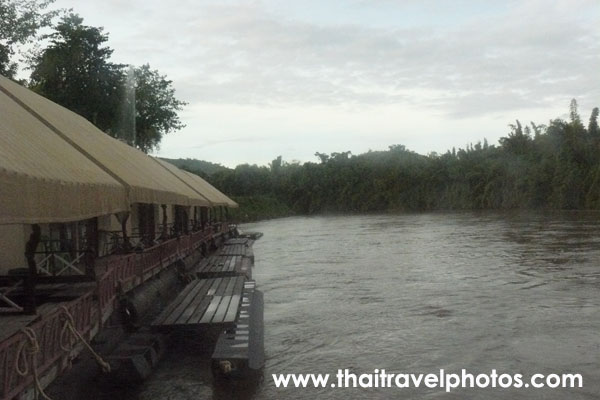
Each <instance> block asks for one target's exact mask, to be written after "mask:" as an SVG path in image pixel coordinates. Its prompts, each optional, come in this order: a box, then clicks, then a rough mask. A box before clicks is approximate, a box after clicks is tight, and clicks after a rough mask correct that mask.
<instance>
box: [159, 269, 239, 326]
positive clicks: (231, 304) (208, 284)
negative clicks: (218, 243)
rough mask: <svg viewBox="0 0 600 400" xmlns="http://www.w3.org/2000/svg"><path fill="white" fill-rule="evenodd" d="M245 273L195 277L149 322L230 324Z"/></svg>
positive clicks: (177, 324)
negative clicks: (228, 275)
mask: <svg viewBox="0 0 600 400" xmlns="http://www.w3.org/2000/svg"><path fill="white" fill-rule="evenodd" d="M245 280H246V278H245V277H244V276H234V277H224V278H213V279H197V280H194V281H192V282H191V283H189V284H188V285H187V286H186V287H185V288H184V289H183V291H182V292H181V293H180V294H179V296H177V298H176V299H175V300H174V301H173V302H172V303H171V304H169V305H168V306H167V308H165V309H164V310H163V312H162V313H161V314H160V315H159V316H158V317H157V318H156V319H155V320H154V322H152V327H153V328H155V329H159V330H162V329H165V328H171V327H176V326H179V327H189V328H193V327H200V326H206V325H214V324H223V325H227V324H233V322H234V321H235V319H236V317H237V315H238V311H239V308H240V303H241V299H242V291H243V289H244V281H245Z"/></svg>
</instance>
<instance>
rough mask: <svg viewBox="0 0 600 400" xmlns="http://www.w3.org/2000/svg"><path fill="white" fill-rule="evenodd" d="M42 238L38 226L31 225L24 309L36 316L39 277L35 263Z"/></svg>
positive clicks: (27, 250) (26, 252)
mask: <svg viewBox="0 0 600 400" xmlns="http://www.w3.org/2000/svg"><path fill="white" fill-rule="evenodd" d="M41 238H42V230H41V229H40V226H39V225H38V224H33V225H31V235H29V241H27V244H26V245H25V258H26V259H27V267H28V274H27V276H26V277H25V280H24V283H23V286H24V289H25V305H24V307H23V309H24V311H25V312H26V313H27V314H35V308H36V307H35V282H36V277H37V264H36V262H35V251H36V249H37V247H38V244H39V243H40V239H41Z"/></svg>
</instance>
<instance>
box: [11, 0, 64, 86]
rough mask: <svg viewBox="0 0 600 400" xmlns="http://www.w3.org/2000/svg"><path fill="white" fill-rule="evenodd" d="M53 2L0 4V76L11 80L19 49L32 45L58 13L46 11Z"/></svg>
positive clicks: (32, 0)
mask: <svg viewBox="0 0 600 400" xmlns="http://www.w3.org/2000/svg"><path fill="white" fill-rule="evenodd" d="M53 2H54V0H44V1H39V0H0V21H1V23H0V75H4V76H7V77H9V78H13V77H14V76H15V74H16V72H17V62H16V61H15V60H14V57H15V55H16V54H17V52H18V50H17V47H18V46H19V45H23V44H26V43H30V42H32V41H33V40H34V39H35V37H36V33H37V31H38V30H39V29H40V28H42V27H46V26H49V25H50V24H51V22H52V19H53V18H54V17H55V16H56V15H57V14H58V13H59V12H60V10H48V6H49V5H50V4H52V3H53Z"/></svg>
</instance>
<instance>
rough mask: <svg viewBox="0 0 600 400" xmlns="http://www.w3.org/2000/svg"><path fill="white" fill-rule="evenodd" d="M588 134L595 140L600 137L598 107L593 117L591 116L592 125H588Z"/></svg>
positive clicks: (594, 110) (595, 108)
mask: <svg viewBox="0 0 600 400" xmlns="http://www.w3.org/2000/svg"><path fill="white" fill-rule="evenodd" d="M588 132H589V134H590V136H592V137H593V138H597V137H598V136H600V130H599V129H598V107H594V109H593V110H592V115H590V123H589V124H588Z"/></svg>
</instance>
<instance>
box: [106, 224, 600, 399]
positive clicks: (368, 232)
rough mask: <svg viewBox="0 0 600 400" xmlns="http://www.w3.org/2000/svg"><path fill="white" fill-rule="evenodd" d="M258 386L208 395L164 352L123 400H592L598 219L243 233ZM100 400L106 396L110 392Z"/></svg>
mask: <svg viewBox="0 0 600 400" xmlns="http://www.w3.org/2000/svg"><path fill="white" fill-rule="evenodd" d="M242 228H243V229H244V230H252V231H260V232H263V233H264V236H263V238H262V239H260V240H259V241H257V242H256V243H255V245H254V253H255V255H256V264H255V269H254V278H255V279H256V280H257V282H258V285H259V288H260V289H261V290H262V291H263V292H264V296H265V314H264V319H265V321H264V322H265V349H266V355H267V361H266V367H265V371H264V381H263V382H262V384H260V385H259V386H258V387H256V388H247V387H240V386H224V387H220V388H213V387H212V384H211V381H212V377H211V375H210V371H209V366H208V363H207V362H204V361H201V360H202V356H197V355H194V354H193V353H192V352H190V351H189V350H186V348H185V346H182V348H181V349H175V350H173V351H172V352H171V353H170V354H169V355H168V356H167V358H166V359H165V360H164V361H163V362H162V363H161V365H160V366H159V368H158V370H157V371H156V372H155V373H154V374H153V375H152V377H151V378H150V380H149V381H148V382H147V383H145V384H144V385H143V386H142V387H141V388H140V389H137V390H135V391H133V393H130V394H129V395H128V396H129V397H128V398H131V399H148V400H149V399H153V400H154V399H167V398H168V399H204V398H215V399H235V398H242V399H284V398H290V399H317V398H319V399H321V398H327V399H344V400H348V399H366V398H369V399H370V398H374V399H388V398H402V399H422V398H425V399H428V398H429V399H572V400H575V399H598V398H600V262H599V261H600V214H598V213H583V212H556V213H545V214H543V213H489V212H486V213H428V214H404V215H368V216H332V217H294V218H284V219H277V220H271V221H264V222H259V223H254V224H248V225H245V226H243V227H242ZM340 368H341V369H345V368H348V369H350V370H351V371H352V372H353V373H355V374H357V375H358V374H361V373H372V372H373V370H374V369H376V368H377V369H385V370H386V371H387V372H392V373H438V372H439V370H440V369H444V370H445V371H446V372H447V373H460V371H461V370H462V369H463V368H464V369H466V370H467V371H468V372H470V373H473V374H479V373H487V374H489V373H491V371H492V369H495V370H497V371H498V374H501V373H510V374H517V373H519V374H523V376H524V380H526V379H529V377H530V376H531V375H533V374H534V373H541V374H551V373H558V374H562V373H580V374H582V375H583V388H576V389H548V388H545V389H532V388H530V389H514V388H513V389H501V388H496V389H456V390H453V391H452V392H450V393H449V394H448V393H446V392H445V391H444V390H443V389H439V388H436V389H429V388H419V389H397V388H394V389H391V388H385V389H383V388H377V389H375V388H373V389H360V388H357V389H338V388H335V389H333V388H331V387H327V388H319V389H315V388H312V389H308V388H307V389H296V388H287V389H278V388H276V387H275V385H274V383H273V380H272V378H271V374H274V373H329V374H335V373H336V372H337V370H338V369H340ZM113 398H114V397H113Z"/></svg>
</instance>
